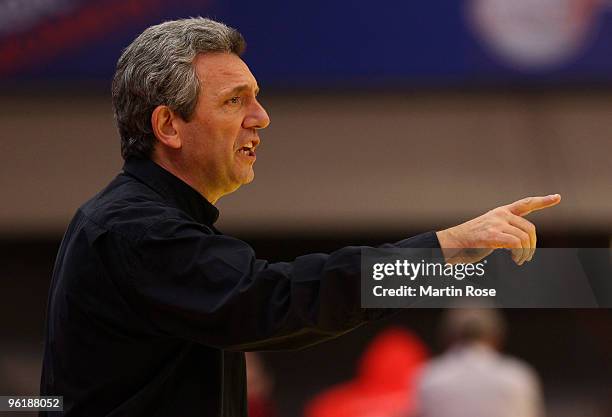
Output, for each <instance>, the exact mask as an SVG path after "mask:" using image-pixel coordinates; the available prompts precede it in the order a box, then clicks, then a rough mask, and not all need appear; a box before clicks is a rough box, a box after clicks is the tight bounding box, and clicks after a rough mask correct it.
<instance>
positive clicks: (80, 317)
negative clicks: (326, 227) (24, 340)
mask: <svg viewBox="0 0 612 417" xmlns="http://www.w3.org/2000/svg"><path fill="white" fill-rule="evenodd" d="M217 217H218V211H217V209H216V208H215V207H214V206H213V205H212V204H210V203H209V202H208V201H206V200H205V199H204V198H203V197H202V196H201V195H200V194H199V193H197V192H196V191H195V190H194V189H192V188H191V187H189V186H188V185H187V184H185V183H184V182H182V181H181V180H179V179H178V178H176V177H175V176H173V175H172V174H170V173H169V172H167V171H166V170H164V169H162V168H161V167H160V166H158V165H157V164H155V163H153V162H151V161H148V160H130V161H128V162H127V163H126V164H125V166H124V170H123V172H122V173H121V174H119V175H118V176H117V178H115V179H114V180H113V181H112V182H111V183H110V184H109V185H108V186H107V187H106V188H105V189H104V190H103V191H101V192H100V193H99V194H98V195H96V196H95V197H94V198H93V199H91V200H90V201H89V202H87V203H86V204H85V205H83V206H82V207H81V208H80V209H79V210H78V211H77V213H76V215H75V217H74V218H73V220H72V222H71V223H70V226H69V227H68V230H67V231H66V234H65V236H64V239H63V241H62V243H61V246H60V249H59V253H58V256H57V259H56V262H55V267H54V270H53V279H52V282H51V288H50V292H49V301H48V312H47V330H46V340H45V354H44V363H43V371H42V378H41V395H63V396H64V412H63V414H62V413H48V414H49V415H65V416H83V417H95V416H114V417H115V416H126V417H127V416H129V417H140V416H147V417H154V416H159V417H165V416H168V417H178V416H180V417H190V416H198V417H205V416H224V417H234V416H236V417H243V416H246V414H247V413H246V388H245V387H246V384H245V363H244V354H243V353H242V352H243V351H248V350H262V349H266V350H275V349H290V348H299V347H304V346H307V345H310V344H313V343H317V342H321V341H323V340H326V339H330V338H333V337H335V336H338V335H340V334H342V333H344V332H346V331H348V330H350V329H352V328H354V327H356V326H358V325H360V324H362V323H364V322H367V321H368V320H371V319H374V318H377V317H380V316H381V315H382V314H385V313H382V312H381V311H380V310H379V311H373V310H365V309H362V308H361V307H360V276H359V268H360V248H359V247H347V248H343V249H340V250H338V251H336V252H333V253H331V254H329V255H327V254H311V255H306V256H302V257H299V258H297V259H296V260H295V261H293V262H280V263H268V262H267V261H265V260H260V259H257V258H256V257H255V253H254V252H253V249H252V248H251V247H250V246H249V245H248V244H246V243H244V242H242V241H240V240H238V239H236V238H233V237H230V236H225V235H222V234H221V233H219V232H218V231H217V230H216V229H215V228H214V226H213V223H214V222H215V220H216V219H217ZM438 245H439V244H438V241H437V238H436V236H435V233H426V234H423V235H419V236H416V237H414V238H411V239H407V240H404V241H401V242H398V243H396V244H395V245H392V246H391V245H390V246H391V247H420V248H426V247H438ZM41 415H47V413H45V412H42V413H41Z"/></svg>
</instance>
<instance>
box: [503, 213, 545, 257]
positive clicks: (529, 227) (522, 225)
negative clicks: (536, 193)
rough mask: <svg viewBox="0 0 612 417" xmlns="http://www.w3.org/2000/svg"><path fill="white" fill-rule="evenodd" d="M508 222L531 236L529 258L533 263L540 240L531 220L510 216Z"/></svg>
mask: <svg viewBox="0 0 612 417" xmlns="http://www.w3.org/2000/svg"><path fill="white" fill-rule="evenodd" d="M508 222H509V223H510V224H511V225H512V226H515V227H518V228H519V229H521V230H522V231H523V232H525V233H527V234H528V235H529V256H528V257H527V260H528V261H531V258H533V254H534V253H535V248H536V245H537V242H538V238H537V235H536V227H535V225H534V224H533V223H531V222H530V221H529V220H527V219H524V218H522V217H521V216H515V215H510V217H509V218H508Z"/></svg>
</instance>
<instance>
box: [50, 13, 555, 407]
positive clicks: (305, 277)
mask: <svg viewBox="0 0 612 417" xmlns="http://www.w3.org/2000/svg"><path fill="white" fill-rule="evenodd" d="M244 47H245V43H244V40H243V38H242V36H241V35H240V34H239V33H238V32H237V31H236V30H234V29H231V28H228V27H226V26H225V25H223V24H221V23H218V22H214V21H212V20H209V19H203V18H194V19H185V20H178V21H172V22H166V23H163V24H160V25H157V26H153V27H150V28H148V29H147V30H145V31H144V32H143V33H142V34H141V35H140V36H139V37H138V38H137V39H136V40H134V42H132V44H131V45H130V46H129V47H128V48H127V49H126V50H125V51H124V53H123V54H122V56H121V58H120V59H119V62H118V64H117V70H116V73H115V77H114V80H113V89H112V90H113V104H114V109H115V116H116V120H117V125H118V128H119V133H120V136H121V151H122V156H123V158H124V159H125V160H126V163H125V166H124V169H123V172H122V173H121V174H119V175H118V176H117V178H115V180H114V181H112V182H111V183H110V184H109V185H108V186H107V187H106V188H105V189H104V190H102V191H101V192H100V193H99V194H98V195H96V196H95V197H94V198H93V199H92V200H90V201H89V202H87V203H86V204H85V205H83V206H82V207H81V208H80V209H79V210H78V211H77V213H76V215H75V217H74V219H73V220H72V222H71V224H70V226H69V227H68V230H67V232H66V235H65V236H64V239H63V241H62V244H61V246H60V249H59V253H58V257H57V260H56V264H55V268H54V271H53V279H52V283H51V289H50V294H49V307H48V323H47V334H46V344H45V356H44V364H43V373H42V382H41V387H42V388H41V392H42V394H47V395H63V396H64V408H65V411H64V415H66V416H87V417H92V416H130V417H137V416H181V417H189V416H244V415H245V414H246V401H245V398H246V395H245V369H244V368H245V365H244V353H243V352H244V351H249V350H258V349H287V348H298V347H303V346H307V345H309V344H313V343H317V342H320V341H323V340H327V339H330V338H333V337H335V336H338V335H340V334H342V333H344V332H346V331H348V330H350V329H353V328H354V327H356V326H358V325H360V324H363V323H365V322H367V321H368V320H371V319H374V318H378V317H380V316H381V315H382V314H383V313H381V312H380V311H368V310H365V309H362V308H361V307H360V283H359V281H360V277H359V269H360V248H358V247H348V248H344V249H340V250H338V251H336V252H334V253H332V254H330V255H325V254H314V255H307V256H303V257H300V258H297V259H296V260H295V261H294V262H291V263H275V264H271V263H268V262H266V261H264V260H258V259H257V258H256V257H255V253H254V252H253V250H252V249H251V247H250V246H249V245H248V244H246V243H244V242H242V241H240V240H238V239H235V238H232V237H229V236H225V235H223V234H221V233H220V232H219V231H218V230H217V229H215V227H214V222H215V220H216V219H217V216H218V211H217V209H216V208H215V206H214V203H216V202H217V200H218V199H219V198H221V197H222V196H224V195H226V194H228V193H231V192H233V191H235V190H236V189H238V188H239V187H240V186H241V185H243V184H246V183H248V182H250V181H252V180H253V177H254V172H253V164H254V163H255V158H256V149H257V147H258V145H259V143H260V138H259V134H258V132H259V130H261V129H264V128H265V127H266V126H268V124H269V122H270V119H269V117H268V115H267V113H266V111H265V110H264V108H263V107H262V106H261V105H260V104H259V102H258V101H257V93H258V90H259V89H258V86H257V82H256V80H255V78H254V77H253V75H252V74H251V72H250V71H249V68H248V67H247V66H246V64H245V63H244V62H243V61H242V60H241V59H240V54H241V53H242V51H243V50H244ZM558 201H559V196H549V197H537V198H531V199H527V200H521V201H519V202H517V203H514V204H512V205H510V206H505V207H501V208H498V209H495V210H493V211H491V212H489V213H487V214H485V215H484V216H481V217H479V218H477V219H474V220H471V221H470V222H468V223H465V224H463V225H460V226H457V227H454V228H451V229H448V230H445V231H441V232H438V233H434V232H429V233H425V234H422V235H419V236H415V237H413V238H410V239H406V240H403V241H400V242H397V243H395V244H393V245H388V246H389V247H400V248H401V247H417V248H439V245H440V244H442V246H443V247H445V248H463V247H479V248H491V249H490V250H492V248H495V247H511V248H515V252H514V257H515V261H516V262H518V263H522V262H524V261H525V260H527V259H529V258H530V256H531V255H532V251H533V249H534V248H535V229H534V227H533V225H531V224H530V223H529V222H527V221H526V220H524V219H523V218H522V217H521V215H524V214H526V213H528V212H529V211H531V210H536V209H539V208H544V207H547V206H551V205H554V204H556V203H558ZM451 255H452V254H450V253H449V254H448V256H449V257H450V256H451Z"/></svg>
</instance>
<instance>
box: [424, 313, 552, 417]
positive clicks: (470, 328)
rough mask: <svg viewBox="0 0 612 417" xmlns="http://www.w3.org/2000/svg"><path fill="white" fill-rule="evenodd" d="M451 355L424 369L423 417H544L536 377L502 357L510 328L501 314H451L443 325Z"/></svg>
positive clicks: (435, 361) (530, 370) (431, 363)
mask: <svg viewBox="0 0 612 417" xmlns="http://www.w3.org/2000/svg"><path fill="white" fill-rule="evenodd" d="M441 333H442V337H443V339H444V342H445V344H446V345H447V346H448V350H447V351H446V353H444V354H443V355H442V356H441V357H439V358H437V359H435V360H433V361H431V362H430V363H429V364H428V365H427V366H426V367H425V369H424V370H423V374H422V376H421V379H420V382H419V384H418V388H417V407H418V412H417V413H416V416H418V417H515V416H520V417H543V415H544V406H543V400H542V393H541V389H540V384H539V381H538V378H537V376H536V374H535V372H534V371H533V370H532V369H531V368H530V367H529V366H528V365H527V364H525V363H523V362H522V361H519V360H518V359H514V358H511V357H508V356H505V355H502V354H500V353H499V352H498V349H499V348H500V347H501V345H502V342H503V339H504V335H505V324H504V322H503V319H502V317H501V315H500V314H499V312H498V311H496V310H491V309H479V308H462V309H456V310H448V311H447V312H446V315H445V318H444V321H443V324H442V332H441Z"/></svg>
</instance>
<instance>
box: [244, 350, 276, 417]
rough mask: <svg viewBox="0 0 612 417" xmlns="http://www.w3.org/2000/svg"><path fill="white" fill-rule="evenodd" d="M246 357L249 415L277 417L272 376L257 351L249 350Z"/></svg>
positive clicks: (251, 416) (250, 416) (252, 416)
mask: <svg viewBox="0 0 612 417" xmlns="http://www.w3.org/2000/svg"><path fill="white" fill-rule="evenodd" d="M245 358H246V367H247V405H248V408H249V417H277V416H278V412H277V411H276V404H275V402H274V400H273V398H272V387H273V381H272V377H271V376H270V374H269V373H268V371H267V369H266V367H265V366H264V363H263V361H262V360H261V357H260V356H259V355H258V354H257V353H254V352H247V353H246V355H245Z"/></svg>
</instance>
